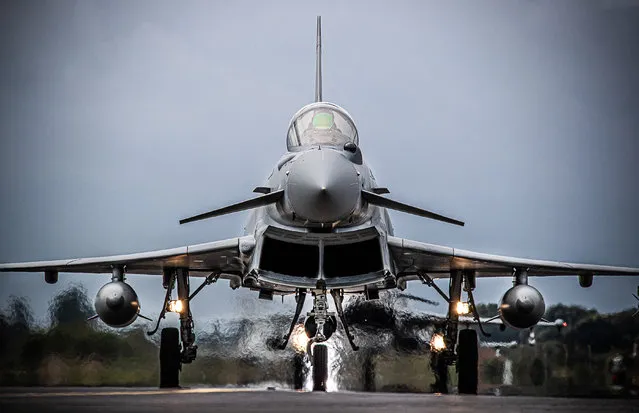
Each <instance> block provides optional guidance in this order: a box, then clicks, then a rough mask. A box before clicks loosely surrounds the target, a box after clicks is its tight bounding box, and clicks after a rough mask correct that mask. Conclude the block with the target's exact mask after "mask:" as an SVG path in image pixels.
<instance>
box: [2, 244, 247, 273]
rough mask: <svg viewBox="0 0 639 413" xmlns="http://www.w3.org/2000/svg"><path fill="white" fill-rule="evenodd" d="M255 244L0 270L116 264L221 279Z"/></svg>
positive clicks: (73, 269) (91, 268)
mask: <svg viewBox="0 0 639 413" xmlns="http://www.w3.org/2000/svg"><path fill="white" fill-rule="evenodd" d="M251 244H252V245H254V241H253V240H252V237H240V238H231V239H227V240H223V241H214V242H207V243H204V244H196V245H188V246H184V247H178V248H170V249H165V250H158V251H149V252H140V253H135V254H126V255H111V256H106V257H93V258H74V259H66V260H56V261H35V262H20V263H10V264H0V271H3V272H44V271H56V272H70V273H110V272H111V270H112V267H114V266H124V268H125V272H126V273H127V274H153V275H161V274H162V273H163V269H164V268H177V267H181V268H188V269H189V271H190V272H191V273H193V272H195V273H198V272H199V273H201V274H199V275H201V276H205V275H208V274H207V273H209V272H220V273H221V278H227V277H225V275H240V274H242V271H243V268H244V263H243V261H242V254H241V249H243V248H250V247H251ZM191 275H195V276H197V275H198V274H191Z"/></svg>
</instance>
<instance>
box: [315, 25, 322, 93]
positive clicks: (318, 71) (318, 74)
mask: <svg viewBox="0 0 639 413" xmlns="http://www.w3.org/2000/svg"><path fill="white" fill-rule="evenodd" d="M316 42H317V43H316V45H315V102H321V101H322V16H317V40H316Z"/></svg>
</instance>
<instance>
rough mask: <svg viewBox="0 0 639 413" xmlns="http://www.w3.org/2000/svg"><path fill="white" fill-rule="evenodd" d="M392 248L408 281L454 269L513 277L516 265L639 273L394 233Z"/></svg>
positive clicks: (549, 271) (566, 271)
mask: <svg viewBox="0 0 639 413" xmlns="http://www.w3.org/2000/svg"><path fill="white" fill-rule="evenodd" d="M388 247H389V249H390V252H391V254H392V256H393V258H394V259H395V263H396V265H397V270H398V273H400V274H402V276H403V278H404V279H406V280H411V279H417V277H415V276H414V275H415V274H417V273H418V272H425V273H428V274H429V275H431V276H432V277H433V278H446V277H449V275H450V272H451V271H452V270H474V271H476V274H477V277H507V276H512V274H513V268H522V269H527V270H528V274H529V275H534V276H554V275H580V274H591V275H598V276H601V275H639V268H629V267H615V266H610V265H593V264H575V263H569V262H559V261H547V260H536V259H529V258H517V257H506V256H503V255H494V254H485V253H481V252H474V251H467V250H462V249H458V248H451V247H446V246H442V245H435V244H427V243H425V242H418V241H412V240H409V239H404V238H397V237H392V236H389V237H388Z"/></svg>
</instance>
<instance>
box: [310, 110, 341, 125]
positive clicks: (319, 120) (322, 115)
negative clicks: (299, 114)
mask: <svg viewBox="0 0 639 413" xmlns="http://www.w3.org/2000/svg"><path fill="white" fill-rule="evenodd" d="M334 127H335V117H334V115H333V112H330V111H328V110H322V109H320V110H318V111H317V112H315V114H314V115H313V119H312V120H311V125H309V128H312V129H316V130H329V129H332V128H334Z"/></svg>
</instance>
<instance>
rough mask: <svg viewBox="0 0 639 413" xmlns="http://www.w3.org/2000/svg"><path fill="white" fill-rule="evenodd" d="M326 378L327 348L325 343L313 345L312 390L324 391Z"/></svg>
mask: <svg viewBox="0 0 639 413" xmlns="http://www.w3.org/2000/svg"><path fill="white" fill-rule="evenodd" d="M327 380H328V348H327V347H326V344H315V347H313V391H326V381H327Z"/></svg>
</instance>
